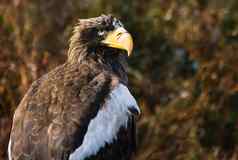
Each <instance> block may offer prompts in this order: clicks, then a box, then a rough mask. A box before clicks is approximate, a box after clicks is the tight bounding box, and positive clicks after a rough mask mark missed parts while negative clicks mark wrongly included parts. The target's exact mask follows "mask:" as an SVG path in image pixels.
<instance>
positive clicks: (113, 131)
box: [69, 83, 140, 160]
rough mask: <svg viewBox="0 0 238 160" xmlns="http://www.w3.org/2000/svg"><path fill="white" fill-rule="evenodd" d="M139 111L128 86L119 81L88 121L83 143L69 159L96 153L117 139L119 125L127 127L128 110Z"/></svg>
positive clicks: (76, 159) (79, 158) (73, 159)
mask: <svg viewBox="0 0 238 160" xmlns="http://www.w3.org/2000/svg"><path fill="white" fill-rule="evenodd" d="M131 109H132V110H137V111H138V112H140V110H139V107H138V105H137V103H136V100H135V99H134V97H133V96H132V95H131V93H130V91H129V90H128V88H127V87H126V86H125V85H123V84H121V83H119V84H118V85H117V86H116V87H114V89H112V91H111V92H110V94H109V96H108V97H107V99H106V101H105V103H104V105H103V106H102V107H101V109H100V110H99V111H98V113H97V115H96V116H95V117H94V118H93V119H92V120H91V121H90V123H89V126H88V129H87V132H86V134H85V136H84V139H83V143H82V144H81V146H79V147H78V148H77V149H76V150H75V151H74V152H73V153H71V155H70V158H69V159H70V160H83V159H85V158H87V157H89V156H92V155H96V154H97V152H98V151H99V150H100V149H101V148H103V147H104V146H105V145H106V144H111V143H112V142H113V140H116V139H117V133H118V132H119V129H120V128H121V127H125V128H126V127H127V121H128V118H129V116H131V113H130V110H131Z"/></svg>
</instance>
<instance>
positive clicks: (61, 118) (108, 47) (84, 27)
mask: <svg viewBox="0 0 238 160" xmlns="http://www.w3.org/2000/svg"><path fill="white" fill-rule="evenodd" d="M132 49H133V39H132V36H131V34H130V33H129V32H128V31H127V30H126V29H125V28H124V26H123V24H122V23H121V21H120V20H119V19H117V18H116V17H114V16H112V15H101V16H99V17H95V18H89V19H79V20H78V21H77V24H76V25H75V27H74V29H73V33H72V36H71V38H70V41H69V49H68V54H67V59H66V61H65V63H64V64H62V65H60V66H58V67H56V68H55V69H53V70H52V71H50V72H49V73H47V74H45V75H43V76H42V77H40V78H39V79H37V80H36V81H34V82H33V83H32V85H31V86H30V88H29V90H28V91H27V93H26V94H25V96H24V97H23V99H22V101H21V102H20V104H19V106H18V107H17V109H16V111H15V114H14V117H13V124H12V130H11V134H10V140H9V145H8V156H9V160H130V159H131V158H132V157H133V155H134V153H135V149H136V136H135V134H136V124H135V123H136V122H135V121H136V117H137V116H138V115H139V114H140V108H139V107H138V104H137V102H136V100H135V98H134V97H133V96H132V94H131V93H130V91H129V89H128V78H127V73H126V72H127V59H128V57H129V55H130V54H131V53H132Z"/></svg>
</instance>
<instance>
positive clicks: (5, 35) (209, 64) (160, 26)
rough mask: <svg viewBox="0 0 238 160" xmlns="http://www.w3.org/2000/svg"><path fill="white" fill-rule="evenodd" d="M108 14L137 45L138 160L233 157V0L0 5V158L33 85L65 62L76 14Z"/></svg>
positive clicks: (237, 103)
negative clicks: (14, 119)
mask: <svg viewBox="0 0 238 160" xmlns="http://www.w3.org/2000/svg"><path fill="white" fill-rule="evenodd" d="M102 13H104V14H107V13H111V14H113V15H115V16H117V17H119V18H120V19H121V20H122V22H123V23H124V25H125V26H126V28H127V29H128V31H129V32H130V33H131V34H132V35H133V37H134V41H135V48H134V54H133V55H132V57H131V58H130V59H129V73H128V74H129V79H130V87H131V89H132V92H133V94H134V95H135V96H136V99H137V100H138V102H139V104H140V106H141V108H142V111H143V115H142V117H141V118H140V120H139V121H138V152H137V155H136V158H135V159H136V160H237V159H238V53H237V50H238V1H237V0H209V1H208V0H121V1H117V0H114V1H111V0H68V1H65V0H0V160H6V159H7V158H6V148H7V144H8V139H9V132H10V128H11V120H12V116H13V113H14V110H15V109H16V107H17V105H18V103H19V101H20V100H21V98H22V97H23V95H24V94H25V92H26V91H27V89H28V88H29V86H30V84H31V83H32V82H33V81H34V80H36V79H37V78H39V77H40V76H41V75H43V74H44V73H46V72H48V71H49V70H51V69H53V68H55V67H56V66H57V65H59V64H62V63H63V62H64V61H65V59H66V54H65V53H66V51H67V49H68V40H69V37H70V35H71V31H72V27H73V26H74V24H75V23H76V22H77V19H78V18H89V17H95V16H99V15H101V14H102Z"/></svg>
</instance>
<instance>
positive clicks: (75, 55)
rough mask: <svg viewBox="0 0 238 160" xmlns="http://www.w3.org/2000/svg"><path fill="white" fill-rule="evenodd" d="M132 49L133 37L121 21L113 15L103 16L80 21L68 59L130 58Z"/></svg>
mask: <svg viewBox="0 0 238 160" xmlns="http://www.w3.org/2000/svg"><path fill="white" fill-rule="evenodd" d="M132 48H133V40H132V37H131V35H130V34H129V33H128V32H127V30H126V29H125V28H124V26H123V24H122V23H121V22H120V20H118V19H117V18H115V17H113V16H111V15H102V16H99V17H96V18H90V19H79V21H78V23H77V24H76V26H75V27H74V31H73V35H72V37H71V39H70V47H69V52H68V56H69V58H68V59H69V60H70V61H75V60H76V61H78V60H79V59H82V58H83V57H86V56H98V57H104V58H107V57H113V55H114V56H118V55H119V54H121V55H123V56H124V55H126V56H129V55H130V54H131V52H132ZM125 53H126V54H125Z"/></svg>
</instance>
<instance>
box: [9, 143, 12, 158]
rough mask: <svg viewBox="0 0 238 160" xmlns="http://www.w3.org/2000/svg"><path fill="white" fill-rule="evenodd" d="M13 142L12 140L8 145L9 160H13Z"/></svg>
mask: <svg viewBox="0 0 238 160" xmlns="http://www.w3.org/2000/svg"><path fill="white" fill-rule="evenodd" d="M11 142H12V141H11V139H10V140H9V143H8V159H9V160H12V156H11V152H12V151H11V144H12V143H11Z"/></svg>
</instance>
